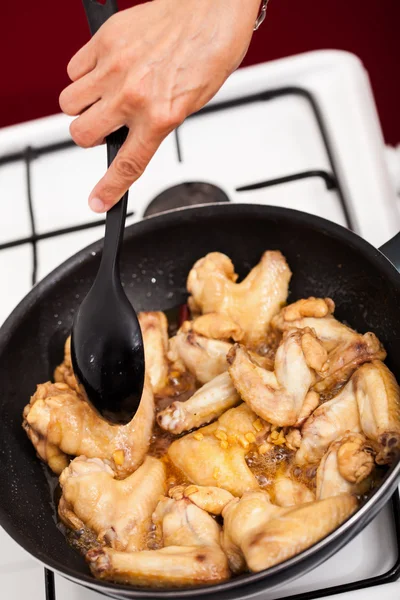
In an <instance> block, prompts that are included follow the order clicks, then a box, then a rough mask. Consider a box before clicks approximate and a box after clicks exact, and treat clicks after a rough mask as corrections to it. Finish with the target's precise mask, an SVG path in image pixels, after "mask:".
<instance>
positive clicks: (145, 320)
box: [138, 311, 169, 394]
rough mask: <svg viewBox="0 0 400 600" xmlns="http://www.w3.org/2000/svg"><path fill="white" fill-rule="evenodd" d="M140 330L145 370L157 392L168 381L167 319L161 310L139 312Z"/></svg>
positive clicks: (154, 390)
mask: <svg viewBox="0 0 400 600" xmlns="http://www.w3.org/2000/svg"><path fill="white" fill-rule="evenodd" d="M138 317H139V324H140V328H141V330H142V336H143V345H144V353H145V364H146V372H147V375H148V377H149V379H150V383H151V386H152V388H153V392H154V393H155V394H157V393H159V392H160V391H161V390H162V389H163V388H164V387H165V386H166V385H167V382H168V372H169V364H168V359H167V353H168V321H167V317H166V316H165V315H164V313H163V312H161V311H159V312H141V313H139V315H138Z"/></svg>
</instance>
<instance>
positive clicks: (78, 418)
mask: <svg viewBox="0 0 400 600" xmlns="http://www.w3.org/2000/svg"><path fill="white" fill-rule="evenodd" d="M23 416H24V423H23V427H24V429H25V431H26V433H27V434H28V437H29V438H30V439H31V441H32V443H33V445H34V446H35V448H36V450H37V452H38V454H39V456H40V457H41V458H42V460H44V461H45V462H47V463H48V465H49V467H50V468H51V469H52V470H53V471H54V472H55V473H57V474H59V473H60V472H61V470H62V469H63V468H64V467H65V466H66V464H67V460H66V455H69V456H81V455H84V456H87V457H88V458H101V459H108V460H110V461H111V462H112V465H113V468H115V470H116V472H117V474H118V477H119V478H123V477H126V476H127V475H129V474H130V473H132V472H133V471H134V470H135V469H136V468H137V467H138V466H139V465H140V464H141V463H142V462H143V460H144V457H145V456H146V453H147V450H148V448H149V445H150V437H151V433H152V428H153V423H154V398H153V392H152V389H151V386H150V384H149V382H148V380H146V382H145V386H144V390H143V395H142V399H141V401H140V404H139V408H138V410H137V412H136V414H135V416H134V417H133V419H132V420H131V422H130V423H128V425H110V424H109V423H108V422H106V421H104V420H103V419H102V418H101V417H99V415H98V414H97V413H96V412H95V411H94V410H93V409H92V408H91V407H90V406H89V404H88V403H87V402H85V401H84V400H82V399H81V398H80V397H79V396H78V395H77V394H76V392H75V391H73V390H71V389H70V388H69V387H68V386H67V384H65V383H50V382H48V383H43V384H40V385H38V387H37V390H36V393H35V394H34V395H33V396H32V398H31V401H30V403H29V404H27V406H25V408H24V413H23ZM55 452H56V453H55ZM57 452H58V453H57ZM62 457H64V459H65V460H63V459H62Z"/></svg>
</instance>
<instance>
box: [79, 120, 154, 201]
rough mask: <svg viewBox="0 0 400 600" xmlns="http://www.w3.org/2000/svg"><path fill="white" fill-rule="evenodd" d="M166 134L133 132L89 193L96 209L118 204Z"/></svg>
mask: <svg viewBox="0 0 400 600" xmlns="http://www.w3.org/2000/svg"><path fill="white" fill-rule="evenodd" d="M164 137H165V135H161V134H155V133H152V132H149V131H147V135H143V133H142V132H141V131H140V130H139V129H137V130H135V131H132V130H131V131H130V132H129V134H128V137H127V139H126V141H125V143H124V144H123V145H122V146H121V149H120V151H119V152H118V154H117V156H116V157H115V158H114V160H113V162H112V163H111V165H110V167H109V168H108V170H107V172H106V174H105V175H104V177H102V179H100V181H99V183H98V184H97V185H96V186H95V187H94V189H93V191H92V193H91V194H90V196H89V206H90V208H91V209H92V210H93V211H94V212H105V211H107V210H109V209H110V208H111V207H112V206H114V204H116V203H117V202H118V201H119V200H120V199H121V198H122V196H123V195H124V194H125V192H126V191H127V190H128V189H129V188H130V186H131V185H132V183H133V182H134V181H136V180H137V179H138V178H139V177H140V175H142V173H143V171H144V170H145V168H146V167H147V165H148V164H149V162H150V160H151V158H152V157H153V155H154V153H155V152H156V150H157V148H158V147H159V145H160V144H161V142H162V141H163V139H164Z"/></svg>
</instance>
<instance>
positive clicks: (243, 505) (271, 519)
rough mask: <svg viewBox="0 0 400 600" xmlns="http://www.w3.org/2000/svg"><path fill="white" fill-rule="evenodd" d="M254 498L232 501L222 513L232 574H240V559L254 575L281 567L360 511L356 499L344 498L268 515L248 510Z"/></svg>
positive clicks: (346, 496)
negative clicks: (242, 558)
mask: <svg viewBox="0 0 400 600" xmlns="http://www.w3.org/2000/svg"><path fill="white" fill-rule="evenodd" d="M251 496H253V494H248V495H245V496H243V498H242V499H241V500H232V502H230V503H229V504H228V505H227V506H226V507H225V509H224V510H223V513H222V515H223V517H224V541H223V547H224V549H225V551H226V552H227V554H228V558H229V560H230V565H231V569H232V570H236V565H237V564H238V560H237V556H239V557H240V555H242V556H243V557H244V559H245V561H246V563H247V565H248V567H249V569H250V570H251V571H256V572H257V571H262V570H263V569H268V568H269V567H272V566H273V565H277V564H279V563H281V562H282V561H284V560H286V559H288V558H290V557H292V556H294V555H296V554H298V553H299V552H302V551H303V550H305V549H306V548H309V547H310V546H312V545H313V544H315V543H316V542H318V541H319V540H320V539H322V538H323V537H325V536H326V535H328V533H330V532H331V531H333V530H334V529H335V528H336V527H338V526H339V525H340V524H341V523H343V522H344V521H345V520H346V519H347V518H348V517H349V516H350V515H351V514H352V513H353V512H354V511H355V510H356V508H357V500H356V499H355V498H354V496H350V495H343V496H335V497H333V498H326V499H325V500H319V501H317V502H310V503H308V504H303V505H301V506H297V507H295V508H289V509H288V508H278V507H273V508H274V511H271V508H269V507H268V506H266V508H265V509H264V510H265V514H264V513H263V510H262V507H260V506H259V504H258V505H257V506H256V507H255V508H254V509H253V510H251V508H250V509H248V508H247V505H248V504H249V503H250V501H251ZM267 504H268V502H266V505H267ZM271 506H272V505H271ZM274 513H275V514H274ZM235 550H236V555H235V553H234V551H235ZM232 556H233V557H234V560H233V561H232ZM242 564H243V563H242Z"/></svg>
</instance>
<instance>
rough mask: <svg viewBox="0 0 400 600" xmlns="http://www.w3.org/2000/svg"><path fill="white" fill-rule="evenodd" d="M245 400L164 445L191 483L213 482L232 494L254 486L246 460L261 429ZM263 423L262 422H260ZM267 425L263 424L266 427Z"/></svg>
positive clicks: (255, 485)
mask: <svg viewBox="0 0 400 600" xmlns="http://www.w3.org/2000/svg"><path fill="white" fill-rule="evenodd" d="M258 422H259V421H257V415H256V414H255V413H254V412H253V411H252V410H250V408H249V407H248V406H247V405H246V404H241V405H240V406H238V407H236V408H231V409H230V410H228V411H227V412H225V413H224V414H223V415H221V416H220V418H219V419H218V421H216V422H215V423H212V424H211V425H207V426H206V427H202V428H201V429H199V430H197V431H196V432H195V433H190V434H188V435H185V436H184V437H182V438H180V439H179V440H176V441H175V442H173V443H172V444H171V446H170V447H169V449H168V455H169V457H170V459H171V460H172V462H173V463H174V464H175V465H176V466H177V467H178V468H179V469H180V470H181V471H182V472H183V473H184V474H185V476H186V477H187V478H188V479H189V480H190V481H192V482H193V483H195V484H198V485H205V486H217V487H221V488H223V489H225V490H228V491H229V492H230V493H231V494H233V495H234V496H241V495H242V494H243V493H244V492H245V491H246V490H256V489H258V483H257V480H256V478H255V476H254V475H253V473H252V472H251V470H250V469H249V467H248V466H247V464H246V461H245V455H246V453H247V452H248V451H249V448H250V445H251V444H252V443H256V442H257V436H258V438H259V439H260V437H261V435H260V434H262V432H260V431H259V428H258V427H257V428H256V427H255V424H256V425H258ZM262 426H263V425H262ZM268 429H269V428H268V426H265V427H264V430H265V431H268Z"/></svg>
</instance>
